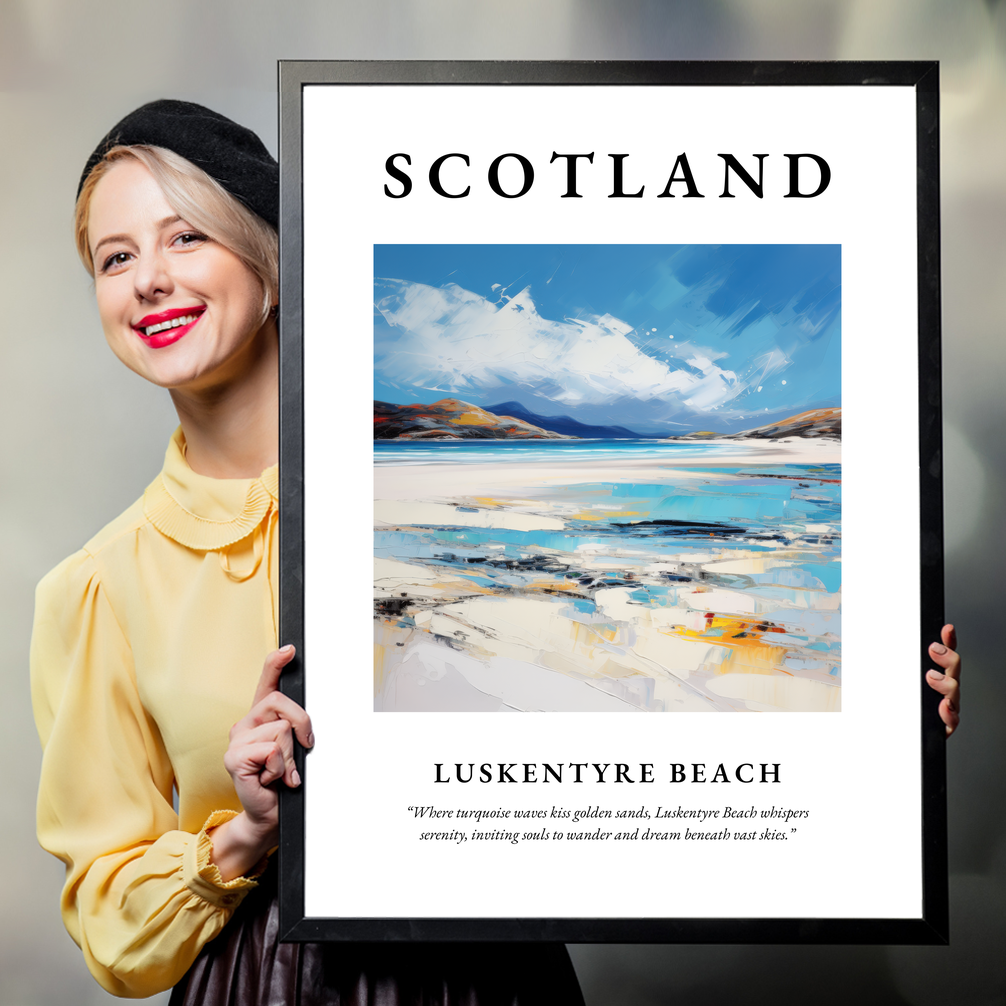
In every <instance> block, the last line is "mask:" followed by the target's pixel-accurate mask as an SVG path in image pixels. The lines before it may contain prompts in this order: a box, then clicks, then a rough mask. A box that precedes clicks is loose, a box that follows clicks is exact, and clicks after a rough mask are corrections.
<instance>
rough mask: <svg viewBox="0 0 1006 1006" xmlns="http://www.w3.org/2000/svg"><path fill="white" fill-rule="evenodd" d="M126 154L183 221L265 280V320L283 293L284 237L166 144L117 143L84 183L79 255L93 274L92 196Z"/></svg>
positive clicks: (77, 217) (77, 218)
mask: <svg viewBox="0 0 1006 1006" xmlns="http://www.w3.org/2000/svg"><path fill="white" fill-rule="evenodd" d="M126 158H132V159H134V160H137V161H139V162H140V163H141V164H142V165H143V166H144V167H145V168H146V169H147V170H148V171H149V172H150V173H151V174H152V175H153V176H154V180H155V181H156V182H157V184H158V185H159V186H160V187H161V191H162V192H163V193H164V198H165V199H166V200H167V201H168V205H169V206H170V207H171V208H172V209H173V210H174V211H175V212H176V213H177V214H178V215H179V216H180V217H181V218H182V219H183V220H185V221H186V222H187V223H189V224H191V225H192V226H193V227H195V228H196V229H197V230H200V231H202V232H203V233H204V234H206V236H207V237H209V238H212V239H213V240H214V241H216V242H217V243H218V244H221V245H223V247H225V248H227V249H228V250H230V251H232V252H234V254H235V255H237V257H238V258H239V259H241V261H242V262H244V264H245V265H246V266H248V268H249V269H251V271H252V272H253V273H255V275H256V276H257V277H258V278H259V281H260V282H261V284H262V293H263V304H262V322H263V323H264V322H265V320H266V318H267V317H268V316H269V312H270V311H271V310H272V306H273V304H275V303H276V301H277V298H278V294H279V236H278V235H277V233H276V231H275V229H274V228H273V227H271V226H270V225H269V224H268V223H266V222H265V221H264V220H263V219H262V218H261V217H260V216H258V214H256V213H253V212H252V211H251V210H250V209H248V207H247V206H245V205H244V204H243V203H241V202H240V201H239V200H237V199H235V198H234V196H232V195H231V194H230V193H229V192H228V191H227V190H226V189H225V188H224V187H223V186H222V185H221V184H220V183H219V182H218V181H216V180H215V179H213V178H211V177H210V176H209V175H208V174H206V172H205V171H203V169H202V168H199V167H197V166H196V165H195V164H193V163H192V162H191V161H189V160H187V159H186V158H184V157H181V156H179V155H178V154H176V153H175V152H174V151H173V150H168V149H167V148H165V147H151V146H145V145H144V146H141V145H137V146H131V147H123V146H119V147H112V149H111V150H109V151H108V153H106V154H105V156H104V157H103V158H102V159H101V160H100V161H98V163H97V164H96V165H95V166H94V167H93V168H92V169H91V173H90V174H89V175H88V176H87V178H86V180H85V181H84V185H83V187H82V188H81V190H80V195H79V196H77V206H76V209H75V210H74V220H73V226H74V239H75V240H76V243H77V254H78V255H79V256H80V260H81V262H83V263H84V268H85V269H86V270H87V271H88V273H89V274H90V276H91V278H92V279H93V278H94V259H93V258H92V256H91V246H90V245H89V244H88V240H87V227H88V221H89V217H90V209H91V198H92V196H93V195H94V190H95V187H96V186H97V184H98V182H99V181H100V180H101V179H102V178H103V177H104V176H105V175H106V174H107V173H108V171H109V169H110V168H111V167H112V165H113V164H115V162H116V161H121V160H125V159H126Z"/></svg>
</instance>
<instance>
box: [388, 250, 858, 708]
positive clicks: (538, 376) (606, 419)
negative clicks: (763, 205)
mask: <svg viewBox="0 0 1006 1006" xmlns="http://www.w3.org/2000/svg"><path fill="white" fill-rule="evenodd" d="M841 405H842V401H841V248H840V246H839V245H834V244H808V245H795V244H760V245H739V244H737V245H732V244H727V245H706V244H687V245H662V244H642V245H622V244H582V245H569V246H558V245H548V244H527V245H521V244H496V245H490V244H481V245H450V244H446V245H443V244H442V245H431V244H425V245H412V244H379V245H375V248H374V464H375V468H374V485H375V491H374V522H375V544H374V549H375V550H374V561H375V574H374V575H375V598H376V600H375V627H376V629H375V631H376V638H375V650H374V653H375V656H374V709H375V710H377V711H425V712H434V711H435V712H448V711H468V712H475V711H514V710H545V711H565V712H600V711H605V712H626V711H630V712H635V711H648V712H744V711H781V712H793V711H798V712H837V711H839V710H840V709H841V584H842V575H841V570H842V566H841V524H842V513H841V488H842V466H841V430H842V410H841Z"/></svg>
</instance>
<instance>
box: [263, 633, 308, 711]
mask: <svg viewBox="0 0 1006 1006" xmlns="http://www.w3.org/2000/svg"><path fill="white" fill-rule="evenodd" d="M296 653H297V650H296V648H295V647H293V646H284V647H281V648H280V649H278V650H273V651H272V653H270V654H269V656H268V657H266V658H265V663H264V664H263V665H262V676H261V677H260V678H259V681H258V687H257V688H256V689H255V698H253V699H252V707H253V708H254V707H255V706H257V705H258V704H259V703H260V702H261V701H262V700H263V699H264V698H265V697H266V696H267V695H268V694H269V693H270V692H274V691H276V689H277V688H278V687H279V677H280V675H281V674H282V673H283V668H284V667H286V665H287V664H289V663H290V661H291V660H293V658H294V656H295V655H296Z"/></svg>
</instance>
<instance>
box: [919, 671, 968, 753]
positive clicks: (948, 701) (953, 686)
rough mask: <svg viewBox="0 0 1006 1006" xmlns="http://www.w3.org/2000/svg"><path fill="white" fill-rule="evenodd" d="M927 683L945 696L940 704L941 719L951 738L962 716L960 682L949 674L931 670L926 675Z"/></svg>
mask: <svg viewBox="0 0 1006 1006" xmlns="http://www.w3.org/2000/svg"><path fill="white" fill-rule="evenodd" d="M926 683H927V684H928V685H929V687H930V688H932V689H933V691H935V692H939V693H940V695H942V696H943V700H942V701H941V702H940V708H939V712H940V719H941V720H943V722H944V724H945V725H946V728H947V736H948V737H949V736H950V735H951V734H952V733H953V732H954V731H955V730H956V729H957V725H958V724H959V723H960V721H961V715H960V705H959V701H960V688H961V686H960V682H959V681H957V679H956V678H953V677H951V676H950V675H949V674H943V673H942V672H940V671H935V670H931V671H928V672H927V673H926Z"/></svg>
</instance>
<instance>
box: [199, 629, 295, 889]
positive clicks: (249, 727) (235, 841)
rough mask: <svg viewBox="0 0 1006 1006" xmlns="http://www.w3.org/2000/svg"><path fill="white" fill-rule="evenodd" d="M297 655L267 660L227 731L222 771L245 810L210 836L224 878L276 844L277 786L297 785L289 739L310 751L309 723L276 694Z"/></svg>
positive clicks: (280, 653) (284, 652)
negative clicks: (247, 706) (245, 707)
mask: <svg viewBox="0 0 1006 1006" xmlns="http://www.w3.org/2000/svg"><path fill="white" fill-rule="evenodd" d="M295 652H296V651H295V650H294V648H293V647H292V646H284V647H283V648H282V649H280V650H273V652H272V653H270V654H269V656H268V657H266V659H265V664H264V665H263V667H262V677H261V678H260V679H259V683H258V688H257V689H256V690H255V698H254V699H253V700H252V707H251V710H250V711H249V713H248V715H247V716H245V717H244V718H243V719H241V720H239V721H238V722H237V723H235V724H234V726H233V727H231V732H230V745H229V746H228V748H227V753H226V754H225V755H224V766H225V767H226V769H227V771H228V772H229V773H230V777H231V779H232V781H233V782H234V789H235V790H236V791H237V795H238V799H239V800H240V801H241V806H242V807H243V808H244V810H243V811H242V812H241V813H240V814H238V816H237V817H235V818H232V819H231V820H230V821H227V822H226V823H224V824H221V825H219V826H218V827H216V828H214V829H213V830H212V831H210V833H209V836H210V841H211V842H212V843H213V852H212V855H211V859H212V861H213V862H214V863H215V864H216V866H217V868H218V869H219V870H220V874H221V876H222V877H223V879H224V880H225V881H226V880H231V879H233V878H234V877H240V876H242V875H243V874H245V873H247V872H248V871H249V870H251V869H252V868H253V867H254V866H255V865H256V864H257V863H258V862H259V861H260V860H261V859H262V857H263V856H264V855H265V854H266V853H267V852H268V851H269V850H270V849H271V848H273V847H274V846H275V845H276V844H277V841H278V839H279V793H278V792H277V790H276V787H275V785H274V784H275V783H276V782H277V781H278V780H280V779H282V780H283V782H284V783H285V784H286V785H287V786H289V787H291V788H296V787H297V786H299V785H300V775H299V773H298V772H297V767H296V764H295V763H294V758H293V737H294V734H296V736H297V739H298V740H299V741H300V743H301V744H302V745H303V746H304V747H307V748H309V747H313V746H314V734H313V733H312V731H311V718H310V716H308V715H307V713H306V712H305V711H304V709H303V708H302V707H301V706H299V705H297V703H296V702H294V701H293V699H291V698H289V697H288V696H286V695H284V694H283V693H282V692H281V691H279V678H280V675H281V674H282V672H283V668H284V667H286V665H287V664H288V663H289V662H290V661H291V660H292V659H293V657H294V654H295Z"/></svg>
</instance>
